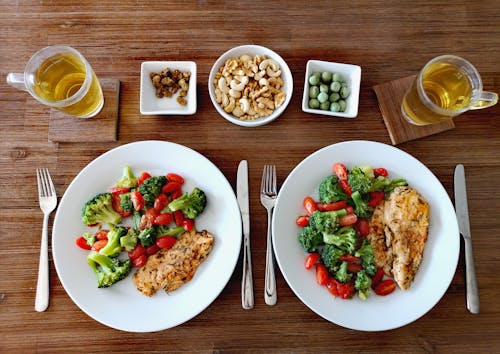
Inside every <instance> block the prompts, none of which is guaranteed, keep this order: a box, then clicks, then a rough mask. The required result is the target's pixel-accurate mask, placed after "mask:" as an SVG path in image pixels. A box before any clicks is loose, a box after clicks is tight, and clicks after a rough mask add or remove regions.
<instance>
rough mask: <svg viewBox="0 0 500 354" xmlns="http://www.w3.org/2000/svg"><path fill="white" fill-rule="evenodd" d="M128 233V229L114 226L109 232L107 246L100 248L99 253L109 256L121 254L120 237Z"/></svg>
mask: <svg viewBox="0 0 500 354" xmlns="http://www.w3.org/2000/svg"><path fill="white" fill-rule="evenodd" d="M126 233H127V229H125V228H124V227H121V226H118V227H112V228H111V230H109V232H108V243H106V246H104V247H103V248H101V249H100V250H99V253H100V254H103V255H105V256H108V257H115V256H117V255H119V254H120V252H121V250H122V247H121V244H120V238H121V237H122V236H124V235H125V234H126Z"/></svg>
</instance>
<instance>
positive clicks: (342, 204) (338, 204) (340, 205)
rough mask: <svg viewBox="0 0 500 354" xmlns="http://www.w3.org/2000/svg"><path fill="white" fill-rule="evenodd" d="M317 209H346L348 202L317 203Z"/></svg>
mask: <svg viewBox="0 0 500 354" xmlns="http://www.w3.org/2000/svg"><path fill="white" fill-rule="evenodd" d="M316 207H317V208H318V210H319V211H334V210H340V209H344V208H346V207H347V202H346V201H345V200H341V201H338V202H334V203H316Z"/></svg>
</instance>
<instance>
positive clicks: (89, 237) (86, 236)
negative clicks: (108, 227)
mask: <svg viewBox="0 0 500 354" xmlns="http://www.w3.org/2000/svg"><path fill="white" fill-rule="evenodd" d="M82 237H83V238H84V239H85V241H87V245H89V246H90V247H92V246H93V245H94V243H95V240H96V237H95V234H91V233H90V232H84V233H83V235H82Z"/></svg>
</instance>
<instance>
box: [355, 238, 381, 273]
mask: <svg viewBox="0 0 500 354" xmlns="http://www.w3.org/2000/svg"><path fill="white" fill-rule="evenodd" d="M354 255H355V256H356V257H359V258H360V259H361V265H362V266H363V271H364V272H366V273H367V274H368V275H369V276H371V277H373V276H374V275H375V273H376V272H377V267H376V266H375V256H374V254H373V247H372V245H371V243H370V242H369V241H368V240H366V239H365V240H364V241H363V244H362V245H361V247H360V248H359V249H358V250H357V251H356V252H355V253H354Z"/></svg>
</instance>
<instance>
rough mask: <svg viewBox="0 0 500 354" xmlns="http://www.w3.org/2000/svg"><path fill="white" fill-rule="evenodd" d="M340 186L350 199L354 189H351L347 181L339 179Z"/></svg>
mask: <svg viewBox="0 0 500 354" xmlns="http://www.w3.org/2000/svg"><path fill="white" fill-rule="evenodd" d="M338 183H339V186H340V188H342V190H343V191H344V193H345V194H346V195H347V196H348V197H350V196H351V194H352V189H351V186H350V185H349V182H347V180H346V179H339V182H338Z"/></svg>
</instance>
